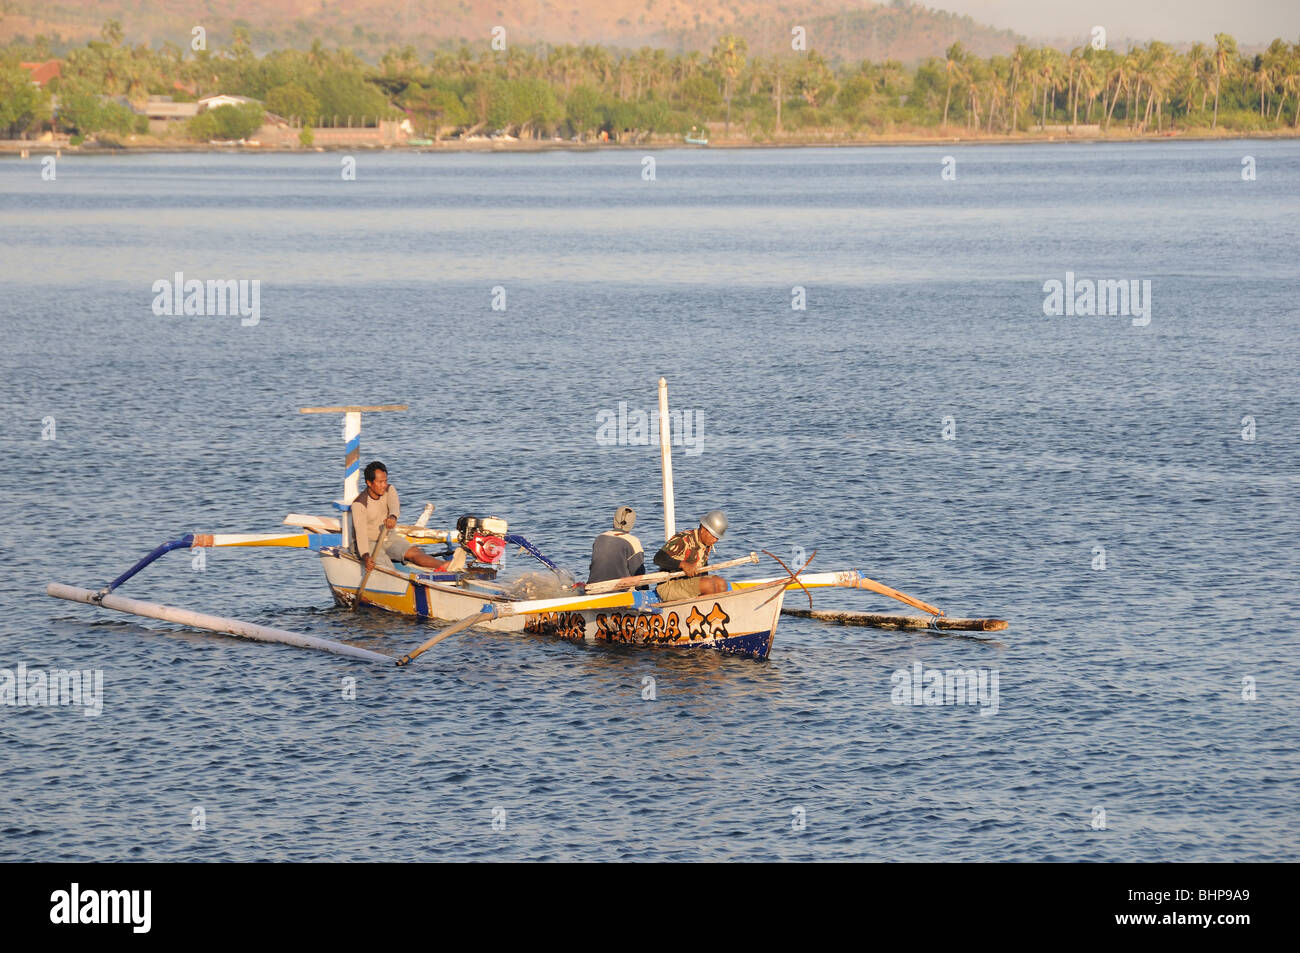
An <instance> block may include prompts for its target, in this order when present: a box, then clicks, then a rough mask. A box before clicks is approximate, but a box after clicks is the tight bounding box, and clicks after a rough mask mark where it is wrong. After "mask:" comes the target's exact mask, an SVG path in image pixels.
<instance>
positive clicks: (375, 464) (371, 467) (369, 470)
mask: <svg viewBox="0 0 1300 953" xmlns="http://www.w3.org/2000/svg"><path fill="white" fill-rule="evenodd" d="M380 470H383V471H384V473H387V472H388V467H386V466H384V465H383V464H382V463H380V462H379V461H378V460H371V461H370V462H369V463H367V464H366V482H367V483H369V482H370V481H371V480H373V479H374V478H375V474H376V473H378V472H379V471H380Z"/></svg>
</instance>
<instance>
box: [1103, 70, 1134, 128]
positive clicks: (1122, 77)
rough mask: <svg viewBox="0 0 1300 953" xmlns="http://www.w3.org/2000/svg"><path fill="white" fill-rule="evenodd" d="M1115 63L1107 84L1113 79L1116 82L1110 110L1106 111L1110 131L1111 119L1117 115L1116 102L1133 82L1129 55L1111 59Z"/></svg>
mask: <svg viewBox="0 0 1300 953" xmlns="http://www.w3.org/2000/svg"><path fill="white" fill-rule="evenodd" d="M1111 62H1112V63H1113V65H1112V66H1111V68H1110V75H1109V76H1107V77H1106V82H1107V85H1109V84H1110V82H1111V81H1112V80H1114V82H1115V92H1114V93H1112V94H1111V97H1110V111H1109V112H1107V113H1106V131H1107V132H1110V119H1111V117H1112V116H1114V115H1115V104H1116V103H1118V102H1119V97H1120V93H1121V92H1122V91H1127V89H1128V84H1129V83H1130V82H1131V75H1132V74H1131V73H1130V72H1129V66H1130V64H1129V57H1127V56H1123V57H1121V56H1118V55H1117V56H1115V58H1114V59H1113V60H1112V61H1111Z"/></svg>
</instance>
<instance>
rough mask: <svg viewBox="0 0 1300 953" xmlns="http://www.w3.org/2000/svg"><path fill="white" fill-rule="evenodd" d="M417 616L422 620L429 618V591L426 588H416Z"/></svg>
mask: <svg viewBox="0 0 1300 953" xmlns="http://www.w3.org/2000/svg"><path fill="white" fill-rule="evenodd" d="M415 614H416V615H418V616H420V617H421V618H425V619H427V618H429V590H428V589H426V588H424V586H416V587H415Z"/></svg>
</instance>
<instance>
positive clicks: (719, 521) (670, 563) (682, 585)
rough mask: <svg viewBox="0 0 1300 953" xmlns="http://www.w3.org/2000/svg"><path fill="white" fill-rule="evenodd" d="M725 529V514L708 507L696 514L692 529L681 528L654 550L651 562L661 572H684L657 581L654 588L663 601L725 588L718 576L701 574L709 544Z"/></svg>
mask: <svg viewBox="0 0 1300 953" xmlns="http://www.w3.org/2000/svg"><path fill="white" fill-rule="evenodd" d="M726 531H727V517H726V516H724V515H723V514H722V510H710V511H709V512H707V513H705V514H704V516H702V517H701V518H700V525H699V526H698V527H696V528H695V529H688V530H684V531H683V532H680V533H678V534H677V535H676V536H674V537H673V538H672V539H670V540H668V542H666V543H664V547H663V549H661V550H659V552H657V553H655V560H654V561H655V565H656V566H658V567H659V568H660V569H662V570H663V571H665V572H684V573H686V578H685V579H669V580H668V581H667V582H661V583H660V584H659V585H658V586H657V587H656V588H655V591H656V592H657V593H658V594H659V598H660V599H661V600H663V601H664V602H673V601H675V600H677V599H693V598H695V597H697V596H711V595H716V594H717V593H719V592H726V591H727V582H726V580H725V579H723V578H722V577H721V576H709V575H705V573H707V571H708V570H706V569H705V568H704V567H705V566H707V565H708V562H709V553H710V552H712V551H713V544H714V543H716V542H717V541H718V540H719V539H721V538H722V534H723V533H725V532H726Z"/></svg>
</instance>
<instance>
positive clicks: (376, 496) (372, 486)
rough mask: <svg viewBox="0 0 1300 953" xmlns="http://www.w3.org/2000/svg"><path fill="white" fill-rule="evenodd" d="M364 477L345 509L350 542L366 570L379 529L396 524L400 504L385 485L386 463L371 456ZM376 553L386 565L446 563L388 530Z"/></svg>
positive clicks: (372, 563) (433, 565) (432, 566)
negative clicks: (363, 484) (349, 516)
mask: <svg viewBox="0 0 1300 953" xmlns="http://www.w3.org/2000/svg"><path fill="white" fill-rule="evenodd" d="M365 478H366V488H365V489H364V490H363V491H362V492H361V493H359V494H357V498H356V499H355V500H353V501H352V506H351V507H350V508H349V511H350V512H351V514H352V545H353V547H354V548H355V550H356V554H357V556H359V557H360V558H361V561H362V562H363V563H365V564H366V569H367V571H369V570H372V569H374V568H375V560H374V559H372V558H371V556H370V554H371V553H372V552H373V551H374V548H375V541H376V540H378V539H379V532H380V530H381V529H383V528H384V527H385V526H387V527H388V528H389V529H390V530H391V529H393V528H394V527H396V526H397V518H398V516H399V514H400V513H401V510H402V504H401V503H399V502H398V500H397V491H396V490H395V489H393V488H392V487H391V486H389V485H388V467H386V466H384V465H383V464H382V463H380V462H379V461H378V460H372V461H371V462H370V463H369V464H367V465H366V471H365ZM378 555H379V558H380V560H381V565H386V566H387V567H388V568H392V565H393V562H395V561H404V562H408V563H413V564H414V565H416V566H423V567H424V568H425V569H442V568H443V567H444V566H446V565H447V564H446V563H445V562H443V561H442V560H441V559H435V558H434V557H432V556H430V555H429V554H428V553H426V552H425V551H424V550H422V549H421V548H420V547H419V546H412V545H411V544H410V543H409V542H407V540H406V537H405V536H403V535H402V534H401V533H392V532H390V533H389V534H388V536H387V538H385V540H384V547H383V548H382V549H381V550H379V554H378Z"/></svg>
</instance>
